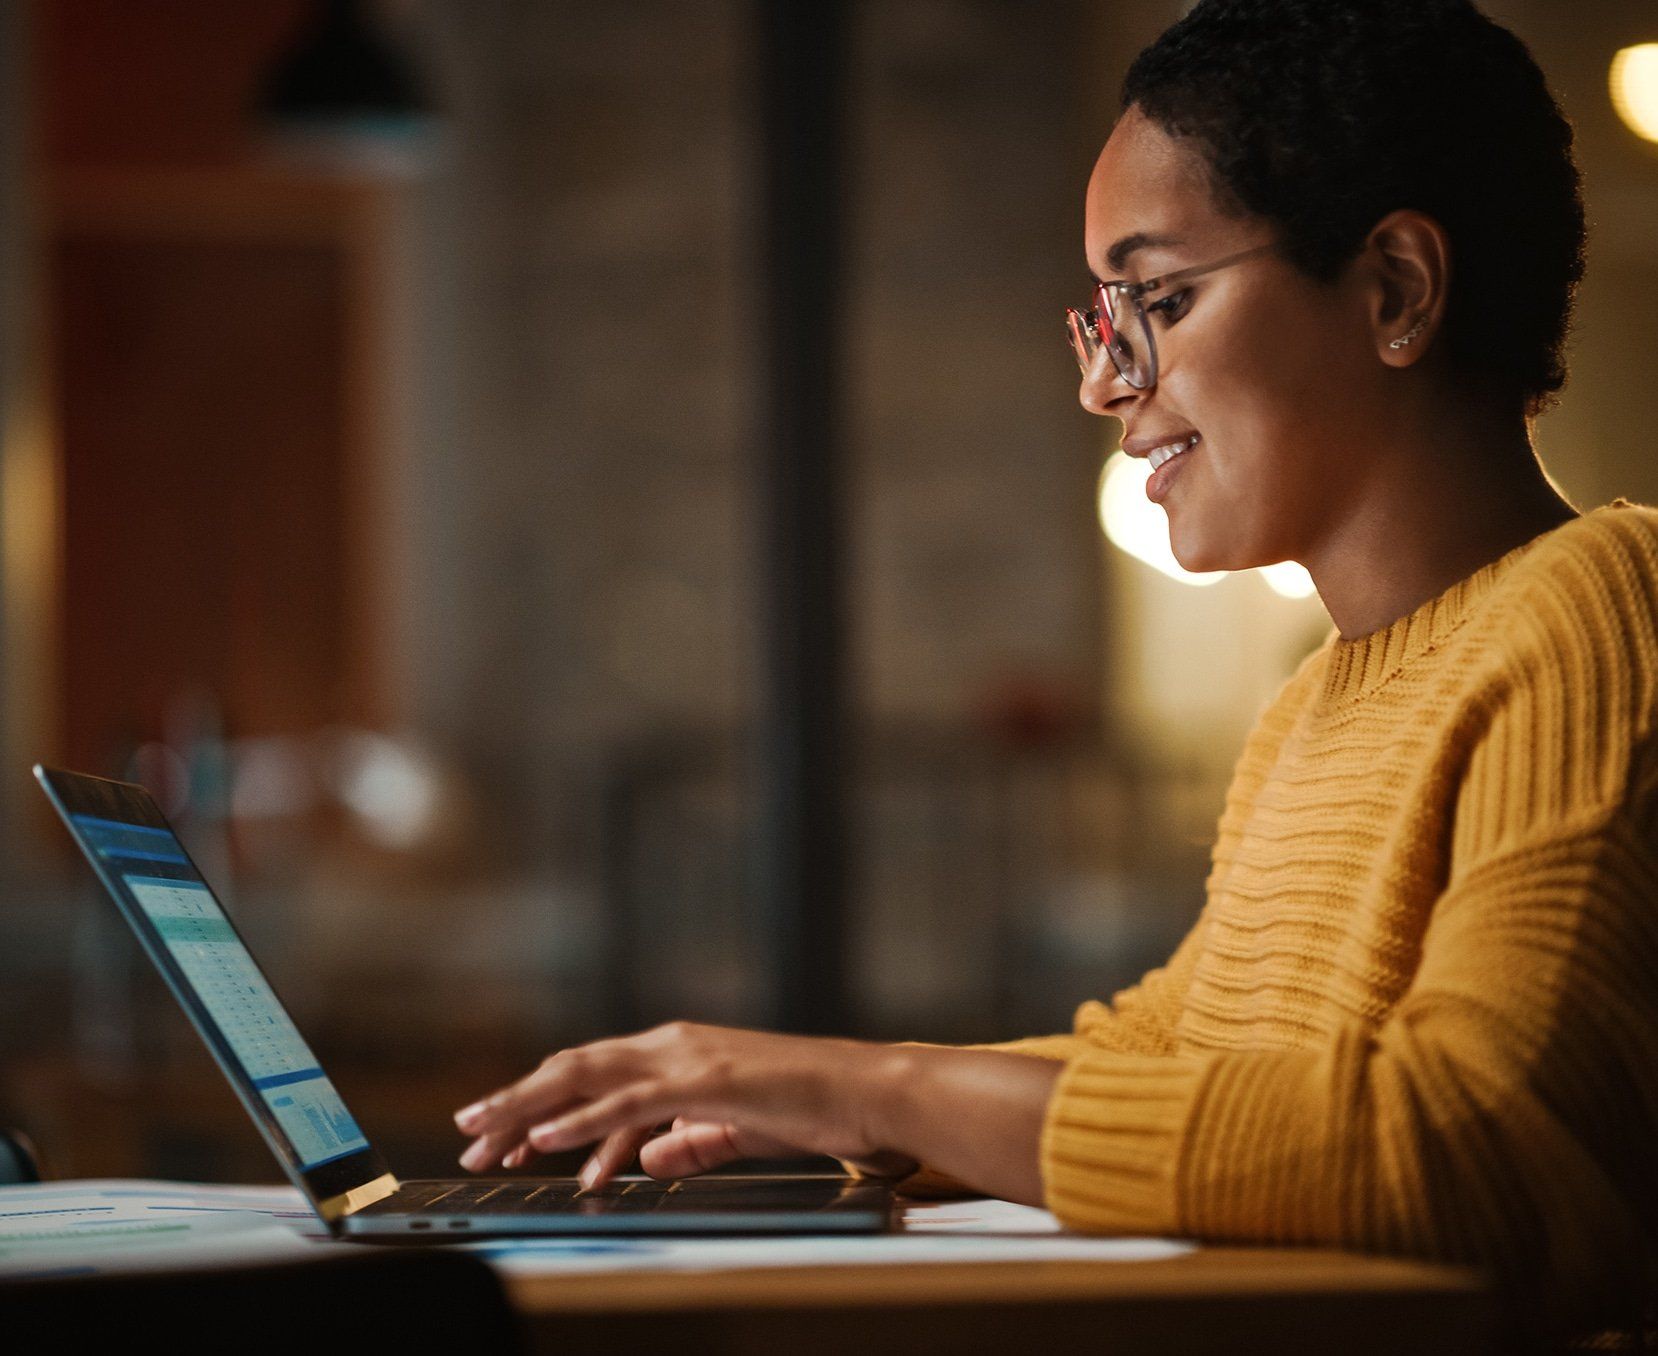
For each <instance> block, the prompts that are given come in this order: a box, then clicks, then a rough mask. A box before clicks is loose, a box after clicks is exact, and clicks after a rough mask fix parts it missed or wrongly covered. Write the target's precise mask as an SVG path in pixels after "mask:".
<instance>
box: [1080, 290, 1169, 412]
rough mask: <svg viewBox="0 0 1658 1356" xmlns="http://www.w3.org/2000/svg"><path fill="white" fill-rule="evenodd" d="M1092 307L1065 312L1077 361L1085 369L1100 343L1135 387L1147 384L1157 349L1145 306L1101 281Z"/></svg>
mask: <svg viewBox="0 0 1658 1356" xmlns="http://www.w3.org/2000/svg"><path fill="white" fill-rule="evenodd" d="M1093 302H1094V306H1093V309H1092V310H1090V311H1087V312H1082V311H1077V310H1070V311H1067V312H1066V328H1067V330H1068V331H1069V332H1070V336H1071V349H1072V351H1073V352H1074V353H1075V354H1076V359H1077V365H1078V366H1080V367H1081V368H1082V370H1083V371H1084V372H1085V373H1086V372H1089V371H1091V370H1092V369H1093V366H1094V360H1095V357H1096V355H1097V354H1098V353H1099V350H1100V347H1101V346H1102V345H1103V346H1104V347H1105V349H1106V351H1107V352H1108V353H1110V355H1111V362H1112V364H1113V365H1114V366H1115V367H1116V369H1117V371H1118V372H1119V373H1121V375H1122V378H1123V380H1124V381H1126V382H1127V383H1128V384H1129V385H1130V386H1133V387H1134V388H1135V389H1137V390H1144V389H1145V388H1146V387H1148V386H1150V385H1151V383H1152V380H1153V378H1154V377H1155V375H1156V371H1157V350H1156V349H1155V348H1154V347H1153V345H1152V338H1151V329H1150V326H1148V325H1147V324H1146V313H1145V310H1144V308H1143V307H1142V306H1141V305H1140V303H1139V302H1138V301H1136V300H1132V299H1129V298H1125V297H1121V296H1119V295H1118V294H1117V293H1115V292H1114V291H1113V289H1111V288H1109V287H1106V286H1104V285H1101V286H1098V287H1096V288H1095V289H1094V296H1093Z"/></svg>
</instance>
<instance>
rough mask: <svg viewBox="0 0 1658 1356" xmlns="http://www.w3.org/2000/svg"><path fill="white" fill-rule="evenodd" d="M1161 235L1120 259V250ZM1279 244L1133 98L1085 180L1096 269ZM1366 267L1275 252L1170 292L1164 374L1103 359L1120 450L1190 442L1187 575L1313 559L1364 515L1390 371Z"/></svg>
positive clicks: (1189, 261) (1098, 371)
mask: <svg viewBox="0 0 1658 1356" xmlns="http://www.w3.org/2000/svg"><path fill="white" fill-rule="evenodd" d="M1140 235H1144V236H1146V237H1148V238H1149V239H1150V240H1151V241H1153V242H1158V243H1148V244H1146V245H1144V246H1143V247H1141V248H1139V249H1135V250H1133V251H1132V252H1128V253H1126V256H1125V255H1124V254H1123V252H1122V251H1121V249H1120V247H1119V255H1118V258H1117V259H1116V260H1115V261H1113V259H1112V254H1111V251H1112V249H1113V246H1117V245H1118V244H1119V242H1122V241H1125V240H1126V239H1128V238H1129V237H1134V236H1140ZM1273 239H1274V228H1273V227H1272V225H1271V223H1269V222H1267V221H1265V220H1263V219H1261V218H1258V217H1253V216H1242V217H1234V216H1227V215H1225V214H1223V213H1222V212H1221V211H1220V210H1219V208H1217V206H1216V205H1215V203H1214V201H1213V198H1212V194H1211V191H1210V189H1209V187H1208V185H1207V181H1206V179H1205V176H1204V166H1203V164H1202V163H1201V161H1200V160H1199V159H1198V156H1197V153H1196V152H1195V151H1193V150H1192V149H1190V148H1189V147H1188V146H1187V145H1186V144H1185V143H1183V142H1181V141H1179V140H1177V139H1175V138H1171V137H1170V136H1168V135H1167V134H1166V133H1164V132H1163V131H1162V130H1161V129H1160V128H1158V127H1157V126H1156V125H1155V124H1154V123H1152V122H1150V121H1149V120H1148V119H1146V118H1145V117H1143V116H1142V115H1141V114H1140V112H1139V110H1138V109H1137V108H1131V109H1129V110H1128V112H1126V113H1125V114H1124V115H1123V117H1122V118H1121V119H1120V120H1119V122H1118V124H1117V126H1116V128H1115V129H1114V130H1113V131H1112V133H1111V138H1110V140H1109V141H1108V142H1107V143H1106V146H1105V149H1104V150H1103V151H1102V152H1101V153H1100V158H1099V161H1098V163H1097V164H1096V165H1095V167H1094V173H1093V177H1092V179H1091V180H1090V181H1089V185H1088V207H1087V249H1088V263H1089V267H1090V268H1091V269H1092V270H1093V272H1094V273H1095V275H1096V276H1097V277H1100V278H1106V279H1124V280H1126V281H1130V282H1137V281H1141V280H1144V279H1146V278H1152V277H1157V276H1159V275H1162V274H1166V273H1170V272H1173V271H1175V270H1177V269H1184V268H1193V267H1197V266H1200V265H1203V264H1208V263H1213V262H1214V261H1215V260H1218V259H1222V258H1224V257H1225V256H1227V255H1230V254H1235V253H1238V252H1239V251H1241V250H1245V249H1248V248H1250V247H1251V246H1254V245H1259V244H1262V243H1265V242H1269V241H1271V240H1273ZM1361 288H1362V281H1361V280H1360V277H1359V275H1358V273H1357V271H1356V270H1352V269H1350V270H1348V272H1347V273H1345V274H1343V276H1342V277H1341V278H1339V279H1338V280H1337V281H1336V282H1334V283H1331V284H1328V285H1326V284H1321V283H1318V282H1315V281H1314V280H1312V279H1310V278H1307V277H1306V276H1305V275H1303V274H1302V273H1301V272H1300V271H1299V270H1297V269H1296V268H1294V267H1293V266H1292V265H1290V264H1289V263H1286V262H1285V261H1283V260H1282V259H1280V258H1279V257H1278V256H1277V255H1276V254H1274V253H1271V252H1268V253H1265V254H1261V255H1257V256H1255V257H1253V258H1251V259H1248V260H1245V261H1244V262H1241V263H1238V264H1236V265H1234V266H1232V267H1229V268H1223V269H1220V270H1218V271H1216V272H1214V273H1210V274H1206V275H1204V276H1202V277H1200V278H1196V279H1194V280H1192V281H1191V282H1189V283H1186V284H1180V285H1177V286H1176V287H1175V288H1173V289H1170V290H1169V291H1159V292H1156V293H1153V294H1151V295H1149V296H1147V297H1146V298H1145V302H1146V304H1147V305H1148V306H1149V305H1151V304H1153V303H1155V302H1157V301H1159V300H1163V299H1165V298H1173V299H1174V300H1173V301H1172V303H1171V304H1170V305H1168V306H1166V307H1161V308H1159V309H1158V311H1157V312H1156V313H1153V314H1152V315H1151V316H1150V317H1149V319H1150V323H1151V326H1152V329H1153V332H1154V334H1155V336H1156V342H1157V354H1158V372H1157V381H1156V384H1155V385H1154V386H1152V387H1151V388H1150V389H1149V390H1144V391H1137V390H1135V389H1134V388H1133V387H1131V386H1129V385H1128V384H1127V383H1126V382H1125V381H1123V380H1122V378H1121V377H1119V376H1118V375H1117V371H1116V369H1115V368H1114V367H1113V366H1112V365H1111V363H1110V362H1109V360H1107V361H1104V362H1102V363H1097V364H1096V365H1095V368H1094V370H1093V372H1091V373H1090V374H1089V375H1088V376H1087V377H1085V378H1084V380H1083V384H1082V391H1081V398H1082V403H1083V405H1084V406H1086V407H1087V408H1088V409H1089V410H1091V411H1092V412H1094V413H1095V414H1111V415H1115V416H1116V417H1117V418H1119V419H1121V420H1122V421H1123V425H1124V430H1123V445H1124V450H1125V451H1127V452H1128V453H1129V454H1130V455H1134V456H1145V455H1146V453H1148V452H1149V451H1150V450H1151V449H1153V448H1155V447H1159V446H1162V445H1164V444H1167V443H1170V442H1175V441H1177V440H1179V439H1181V438H1183V437H1187V436H1189V435H1191V434H1194V433H1195V434H1197V435H1198V439H1199V440H1198V442H1197V444H1196V445H1195V446H1193V447H1192V448H1191V450H1190V451H1187V452H1184V453H1182V454H1181V455H1180V456H1179V457H1178V458H1177V464H1176V465H1175V466H1173V467H1171V468H1170V469H1171V471H1173V472H1174V473H1175V474H1174V477H1173V479H1172V482H1171V483H1170V485H1169V488H1168V493H1167V495H1166V497H1165V498H1164V499H1163V501H1162V506H1163V509H1164V511H1165V512H1166V513H1167V514H1168V518H1169V542H1170V545H1171V547H1172V548H1173V550H1174V554H1175V558H1176V559H1177V560H1179V561H1180V563H1181V564H1182V565H1183V566H1185V567H1186V568H1187V569H1188V570H1198V571H1203V570H1239V569H1248V568H1251V567H1253V566H1257V565H1267V564H1273V563H1275V562H1277V561H1280V560H1301V561H1303V562H1305V561H1306V559H1307V558H1308V556H1309V555H1312V554H1317V548H1318V546H1319V544H1320V543H1321V542H1323V541H1324V540H1326V538H1327V535H1328V534H1330V533H1332V532H1335V531H1338V530H1339V529H1340V527H1341V525H1342V523H1343V522H1344V521H1345V519H1346V518H1347V516H1348V515H1350V514H1352V513H1354V512H1356V511H1358V505H1360V504H1361V502H1362V500H1363V488H1364V481H1365V477H1366V476H1367V475H1374V474H1377V473H1378V472H1379V469H1380V460H1379V458H1378V457H1377V456H1376V455H1374V453H1375V451H1376V450H1378V449H1379V448H1381V447H1382V446H1383V444H1384V443H1385V429H1384V424H1383V419H1384V415H1385V411H1384V408H1383V403H1382V385H1381V382H1380V380H1379V377H1380V374H1381V368H1380V365H1379V364H1378V362H1377V360H1376V351H1375V346H1374V340H1373V337H1372V331H1371V328H1370V325H1369V319H1368V310H1367V308H1368V305H1369V303H1368V300H1367V297H1366V295H1365V293H1364V292H1363V291H1362V290H1361Z"/></svg>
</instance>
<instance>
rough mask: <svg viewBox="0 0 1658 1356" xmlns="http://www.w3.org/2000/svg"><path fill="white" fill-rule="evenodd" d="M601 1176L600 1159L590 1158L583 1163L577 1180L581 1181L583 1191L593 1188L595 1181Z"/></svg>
mask: <svg viewBox="0 0 1658 1356" xmlns="http://www.w3.org/2000/svg"><path fill="white" fill-rule="evenodd" d="M598 1177H599V1160H598V1159H597V1158H590V1159H588V1160H587V1162H585V1163H583V1164H582V1165H581V1171H580V1172H578V1173H577V1174H576V1180H577V1181H578V1182H580V1183H581V1189H582V1190H583V1191H591V1190H593V1183H594V1182H596V1181H597V1180H598Z"/></svg>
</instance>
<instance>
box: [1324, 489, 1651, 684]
mask: <svg viewBox="0 0 1658 1356" xmlns="http://www.w3.org/2000/svg"><path fill="white" fill-rule="evenodd" d="M1628 503H1629V501H1628V500H1625V499H1615V500H1613V501H1612V502H1611V503H1610V504H1608V505H1606V506H1605V507H1604V508H1599V509H1595V510H1593V511H1592V512H1591V513H1588V514H1580V515H1579V516H1578V517H1576V518H1573V519H1570V520H1568V521H1567V522H1564V523H1562V524H1560V526H1559V527H1553V528H1550V529H1549V530H1548V531H1547V532H1544V533H1541V534H1540V535H1538V536H1536V537H1533V538H1532V539H1531V540H1530V541H1528V542H1524V543H1522V544H1521V545H1519V546H1516V547H1515V548H1514V549H1513V550H1511V551H1509V552H1507V553H1506V554H1505V555H1502V556H1499V557H1498V558H1497V559H1496V560H1493V561H1491V562H1490V563H1489V564H1486V565H1482V566H1481V567H1480V568H1479V569H1477V570H1475V571H1474V573H1473V574H1471V575H1469V576H1467V578H1465V579H1459V580H1458V581H1457V582H1456V583H1454V584H1452V585H1451V587H1450V588H1448V589H1446V590H1445V592H1443V593H1441V594H1440V595H1439V596H1438V597H1436V598H1430V599H1429V600H1428V601H1427V602H1425V603H1423V604H1422V605H1421V606H1420V607H1418V608H1417V609H1416V610H1415V611H1414V612H1411V613H1408V614H1407V615H1405V616H1403V617H1400V618H1399V619H1398V620H1397V621H1394V622H1390V623H1389V624H1388V625H1386V626H1384V627H1382V629H1381V630H1379V631H1372V632H1371V633H1370V634H1369V635H1367V636H1357V637H1355V638H1354V639H1352V640H1343V639H1342V638H1341V636H1340V634H1339V633H1332V635H1331V637H1330V639H1329V640H1328V641H1327V642H1326V644H1327V645H1328V647H1329V658H1328V660H1327V662H1326V664H1325V667H1324V683H1323V692H1322V697H1321V704H1330V703H1336V702H1346V701H1350V700H1353V699H1354V698H1357V697H1362V696H1364V695H1366V694H1367V693H1370V692H1372V691H1374V690H1375V689H1376V688H1378V687H1380V686H1381V685H1382V684H1383V683H1384V682H1386V681H1387V680H1388V679H1389V678H1391V677H1393V675H1394V674H1396V673H1399V672H1401V671H1402V670H1403V669H1405V668H1407V667H1408V666H1409V665H1410V664H1412V663H1413V662H1414V661H1415V660H1417V659H1418V658H1420V657H1421V656H1423V655H1425V654H1431V653H1432V652H1433V651H1434V650H1436V649H1438V648H1439V647H1440V646H1441V645H1443V644H1444V643H1445V641H1446V640H1448V639H1449V638H1450V637H1451V636H1452V635H1453V634H1454V633H1455V632H1456V631H1457V630H1458V628H1460V627H1461V626H1462V624H1463V623H1464V622H1466V621H1467V620H1468V618H1469V617H1471V616H1473V615H1474V613H1475V612H1476V611H1477V610H1478V608H1479V605H1480V603H1481V602H1482V601H1484V599H1485V598H1486V596H1487V595H1488V594H1490V592H1491V591H1492V589H1493V588H1495V587H1496V585H1497V583H1498V581H1499V580H1501V579H1502V577H1503V576H1504V575H1505V574H1507V573H1508V571H1509V569H1510V567H1511V566H1513V565H1514V564H1515V562H1516V561H1518V560H1519V559H1520V558H1521V557H1522V556H1524V555H1525V554H1526V553H1527V552H1528V551H1530V550H1531V549H1532V548H1533V547H1534V546H1536V545H1537V544H1538V543H1539V542H1541V541H1543V540H1544V539H1545V538H1547V537H1551V536H1553V535H1554V534H1555V533H1556V532H1559V531H1561V530H1562V529H1565V528H1570V527H1571V526H1572V524H1573V523H1580V522H1583V521H1584V520H1585V519H1586V518H1591V517H1597V516H1599V515H1602V514H1605V513H1608V512H1611V511H1612V510H1615V509H1618V508H1623V507H1627V506H1628Z"/></svg>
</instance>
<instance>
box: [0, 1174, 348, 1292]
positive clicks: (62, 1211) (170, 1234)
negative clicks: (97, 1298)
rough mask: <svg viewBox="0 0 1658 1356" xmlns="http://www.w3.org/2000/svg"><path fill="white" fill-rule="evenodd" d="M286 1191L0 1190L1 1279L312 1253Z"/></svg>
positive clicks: (303, 1214)
mask: <svg viewBox="0 0 1658 1356" xmlns="http://www.w3.org/2000/svg"><path fill="white" fill-rule="evenodd" d="M319 1230H321V1225H320V1223H319V1222H318V1221H317V1218H316V1216H315V1215H314V1214H313V1213H312V1212H311V1210H310V1208H309V1207H308V1206H307V1205H306V1204H305V1201H304V1198H303V1197H302V1196H301V1195H300V1194H299V1193H298V1192H297V1191H295V1190H294V1189H293V1188H292V1187H215V1186H192V1185H190V1184H188V1183H183V1182H148V1181H135V1180H125V1179H123V1180H97V1181H85V1182H46V1183H42V1184H40V1185H38V1186H18V1187H0V1278H6V1279H12V1280H21V1279H26V1278H28V1279H45V1278H48V1277H54V1276H97V1275H109V1274H113V1273H115V1272H130V1271H149V1270H158V1269H168V1268H183V1267H198V1266H243V1265H251V1264H254V1263H259V1262H276V1261H292V1260H295V1259H297V1258H312V1257H315V1256H316V1255H317V1251H316V1244H315V1243H314V1242H312V1241H311V1240H310V1239H309V1238H308V1237H307V1236H306V1235H307V1233H308V1232H309V1233H312V1234H315V1233H316V1232H318V1231H319Z"/></svg>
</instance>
